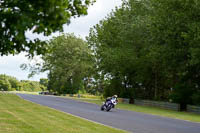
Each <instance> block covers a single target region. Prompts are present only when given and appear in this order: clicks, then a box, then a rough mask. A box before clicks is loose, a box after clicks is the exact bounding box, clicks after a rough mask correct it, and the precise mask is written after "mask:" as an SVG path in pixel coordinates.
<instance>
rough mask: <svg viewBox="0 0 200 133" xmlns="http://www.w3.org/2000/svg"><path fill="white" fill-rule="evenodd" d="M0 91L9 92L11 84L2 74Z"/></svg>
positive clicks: (0, 76)
mask: <svg viewBox="0 0 200 133" xmlns="http://www.w3.org/2000/svg"><path fill="white" fill-rule="evenodd" d="M0 90H4V91H10V90H11V84H10V83H9V81H8V79H7V78H6V75H3V74H1V75H0Z"/></svg>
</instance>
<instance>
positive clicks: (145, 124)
mask: <svg viewBox="0 0 200 133" xmlns="http://www.w3.org/2000/svg"><path fill="white" fill-rule="evenodd" d="M17 95H18V96H20V97H22V98H24V99H26V100H29V101H32V102H35V103H38V104H41V105H45V106H48V107H51V108H54V109H57V110H61V111H64V112H67V113H70V114H73V115H76V116H80V117H83V118H86V119H89V120H92V121H95V122H98V123H102V124H105V125H109V126H112V127H115V128H119V129H124V130H126V131H129V132H133V133H200V123H193V122H187V121H183V120H177V119H170V118H164V117H160V116H153V115H148V114H143V113H138V112H132V111H126V110H120V109H113V110H111V112H104V111H100V106H98V105H95V104H90V103H84V102H80V101H76V100H71V99H67V98H59V97H54V96H41V95H29V94H17Z"/></svg>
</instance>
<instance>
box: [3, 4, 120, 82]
mask: <svg viewBox="0 0 200 133" xmlns="http://www.w3.org/2000/svg"><path fill="white" fill-rule="evenodd" d="M120 5H121V0H97V2H96V3H95V4H94V5H93V6H91V7H90V8H89V10H88V15H87V16H84V17H80V18H75V19H73V20H72V21H71V24H70V25H68V26H67V25H64V32H65V33H72V32H73V33H75V35H77V36H81V37H82V38H83V39H84V38H85V36H87V35H88V34H89V29H90V28H91V27H93V26H94V25H95V24H97V23H98V22H99V21H100V20H102V19H103V18H105V17H106V16H107V15H108V14H109V13H110V12H111V11H112V9H114V8H115V7H116V6H120ZM58 35H59V33H54V34H53V36H58ZM26 36H27V38H28V39H34V38H40V39H41V40H47V39H49V38H51V37H43V36H42V35H36V34H32V33H31V32H27V33H26ZM23 63H28V59H27V58H26V57H25V53H21V54H19V55H16V56H12V55H10V56H3V57H0V74H7V75H10V76H14V77H16V78H17V79H19V80H27V79H28V78H27V76H28V73H29V72H28V71H23V70H21V69H20V65H21V64H23ZM40 78H47V74H46V73H43V74H39V75H36V76H34V77H33V78H31V79H29V80H37V81H39V79H40Z"/></svg>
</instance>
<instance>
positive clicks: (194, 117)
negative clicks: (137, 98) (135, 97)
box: [68, 97, 200, 122]
mask: <svg viewBox="0 0 200 133" xmlns="http://www.w3.org/2000/svg"><path fill="white" fill-rule="evenodd" d="M68 98H73V99H76V100H80V101H84V102H89V103H95V104H98V105H101V104H102V102H103V101H102V100H100V99H89V98H87V99H86V98H77V97H68ZM116 108H119V109H124V110H129V111H135V112H142V113H146V114H152V115H159V116H163V117H169V118H175V119H180V120H187V121H191V122H200V115H198V114H194V113H188V112H177V111H172V110H167V109H161V108H156V107H148V106H137V105H134V104H123V103H119V104H117V106H116Z"/></svg>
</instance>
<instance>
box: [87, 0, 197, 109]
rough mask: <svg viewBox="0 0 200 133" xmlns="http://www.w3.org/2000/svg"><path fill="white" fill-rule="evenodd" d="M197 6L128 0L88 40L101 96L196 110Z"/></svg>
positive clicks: (174, 0) (171, 0) (183, 0)
mask: <svg viewBox="0 0 200 133" xmlns="http://www.w3.org/2000/svg"><path fill="white" fill-rule="evenodd" d="M199 5H200V1H197V0H189V1H188V0H139V1H138V0H128V1H124V2H123V5H122V6H121V7H120V8H117V9H116V10H115V11H113V12H112V13H111V14H110V15H108V16H107V17H106V18H105V19H103V20H102V21H100V23H99V24H97V25H95V26H94V27H93V28H92V29H91V30H90V35H89V37H88V38H87V40H88V43H89V46H90V47H91V49H92V50H93V53H94V54H95V58H96V68H97V71H98V72H99V74H100V76H104V78H103V79H107V80H108V81H106V83H105V87H104V92H105V95H106V96H108V95H112V94H115V93H117V94H118V95H120V96H121V97H128V98H132V99H133V98H138V99H151V100H163V101H172V102H178V103H181V106H182V107H184V106H185V105H186V104H199V105H200V58H199V57H200V19H198V18H199V17H200V8H199Z"/></svg>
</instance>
